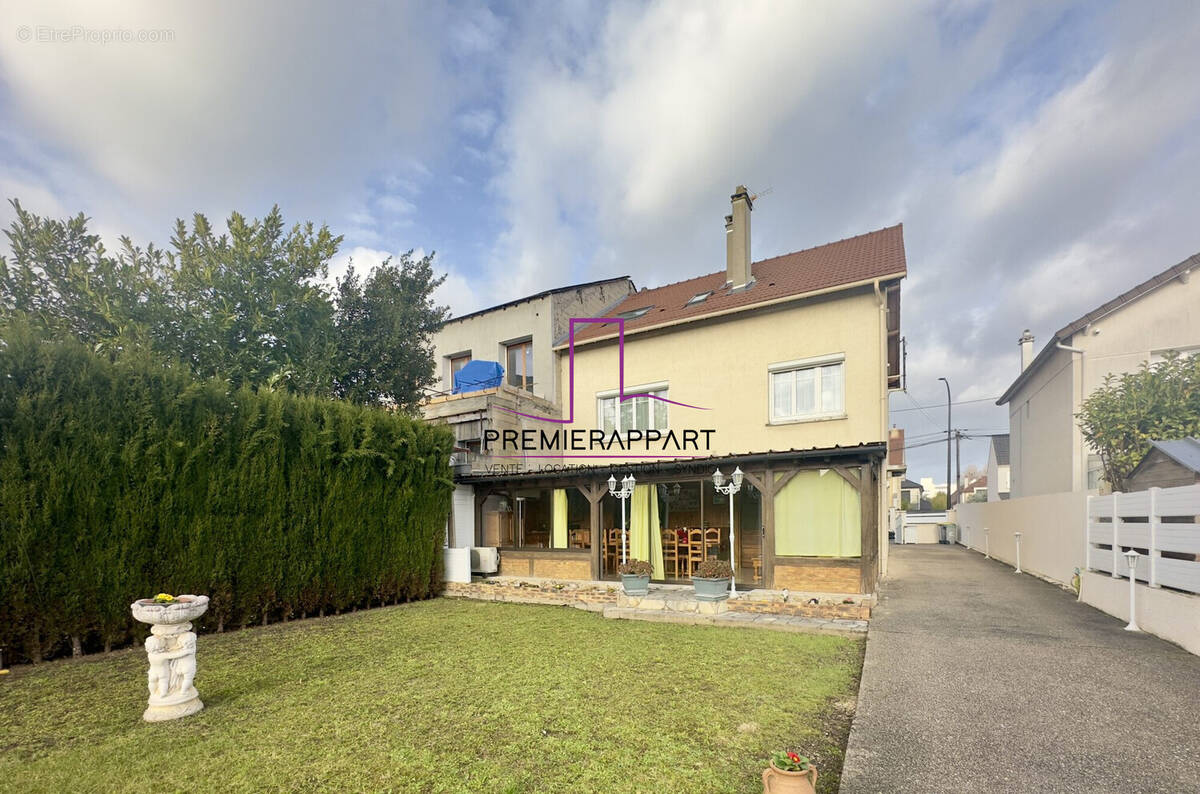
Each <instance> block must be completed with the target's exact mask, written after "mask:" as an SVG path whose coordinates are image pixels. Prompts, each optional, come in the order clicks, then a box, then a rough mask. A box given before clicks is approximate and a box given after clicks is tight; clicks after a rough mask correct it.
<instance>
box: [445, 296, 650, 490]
mask: <svg viewBox="0 0 1200 794" xmlns="http://www.w3.org/2000/svg"><path fill="white" fill-rule="evenodd" d="M633 291H634V285H633V282H632V281H631V280H630V279H629V278H628V277H627V276H621V277H619V278H611V279H604V280H602V281H592V282H588V283H586V284H575V285H572V286H569V287H560V288H558V289H552V290H545V291H544V292H539V293H538V294H536V295H530V296H528V297H525V298H519V299H517V300H513V301H509V302H508V303H504V304H501V305H499V306H493V307H491V308H489V309H482V310H480V311H476V312H471V313H470V314H464V315H462V316H461V317H452V318H450V319H449V320H447V321H446V322H445V323H444V324H443V325H442V327H441V328H440V329H438V331H437V333H435V334H434V337H433V347H434V356H435V363H436V366H437V376H438V381H437V384H436V386H435V388H434V390H433V394H432V395H431V396H430V397H429V398H428V399H427V400H426V402H425V403H424V404H423V405H422V407H421V412H422V414H423V415H424V417H425V418H426V419H428V420H429V421H432V422H437V423H440V424H447V425H449V426H450V427H452V428H453V429H454V432H455V438H456V442H457V446H458V450H457V452H456V462H457V463H459V464H460V465H463V466H467V467H469V468H470V469H472V470H474V471H484V470H486V469H487V467H488V466H490V465H493V464H494V463H496V461H494V460H493V459H492V458H491V457H490V456H488V455H484V454H481V448H482V445H483V435H484V431H486V430H499V431H504V430H516V431H518V432H520V431H523V430H528V429H540V423H537V422H531V421H529V420H526V419H523V418H522V417H520V416H518V415H517V413H527V414H537V415H540V416H558V415H559V406H558V367H557V365H556V363H555V359H556V355H555V353H554V352H553V351H554V345H555V343H556V342H558V341H559V340H560V339H563V338H565V336H566V333H567V327H568V324H569V322H570V320H571V318H572V317H590V316H594V315H597V314H603V313H604V311H605V310H606V309H607V308H608V307H610V306H612V305H614V304H615V303H617V302H618V301H620V300H622V299H624V298H625V296H626V295H629V294H630V293H631V292H633ZM472 361H476V362H497V363H499V365H500V367H501V382H500V383H499V384H497V385H494V386H489V387H488V388H482V389H479V388H473V387H467V388H464V389H462V390H461V391H459V392H458V393H455V375H457V374H458V373H459V372H460V371H461V370H462V369H463V367H465V366H466V365H467V364H469V363H471V362H472ZM513 412H517V413H513ZM502 462H503V463H505V464H507V465H511V464H513V461H511V460H504V461H502Z"/></svg>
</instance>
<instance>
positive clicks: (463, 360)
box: [450, 353, 471, 386]
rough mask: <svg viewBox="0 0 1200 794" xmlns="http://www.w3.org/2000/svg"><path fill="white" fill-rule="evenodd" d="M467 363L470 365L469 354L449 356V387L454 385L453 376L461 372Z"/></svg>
mask: <svg viewBox="0 0 1200 794" xmlns="http://www.w3.org/2000/svg"><path fill="white" fill-rule="evenodd" d="M469 363H471V354H470V353H460V354H458V355H456V356H450V385H451V386H453V385H454V376H455V375H457V374H458V371H459V370H461V369H462V368H463V367H465V366H466V365H467V364H469Z"/></svg>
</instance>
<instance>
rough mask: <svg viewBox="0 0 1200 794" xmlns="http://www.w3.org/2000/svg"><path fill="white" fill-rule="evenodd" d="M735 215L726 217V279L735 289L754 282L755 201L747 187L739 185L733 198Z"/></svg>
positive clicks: (731, 197) (731, 198)
mask: <svg viewBox="0 0 1200 794" xmlns="http://www.w3.org/2000/svg"><path fill="white" fill-rule="evenodd" d="M729 198H730V200H731V201H732V202H733V214H732V215H726V216H725V278H726V280H727V281H728V282H729V284H730V286H731V287H733V289H740V288H742V287H745V286H746V285H747V284H749V283H750V282H751V281H753V280H754V274H753V273H751V272H750V213H751V212H752V211H753V210H754V203H753V200H752V199H751V198H750V193H749V192H748V191H747V190H746V186H745V185H738V186H737V188H736V189H735V190H734V193H733V195H732V196H730V197H729Z"/></svg>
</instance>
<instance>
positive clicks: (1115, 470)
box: [1076, 351, 1200, 490]
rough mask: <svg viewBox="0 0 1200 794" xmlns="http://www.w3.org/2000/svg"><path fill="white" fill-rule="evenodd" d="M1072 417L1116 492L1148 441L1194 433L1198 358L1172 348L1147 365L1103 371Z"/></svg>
mask: <svg viewBox="0 0 1200 794" xmlns="http://www.w3.org/2000/svg"><path fill="white" fill-rule="evenodd" d="M1076 418H1077V419H1078V420H1079V429H1080V430H1081V431H1082V433H1083V438H1084V440H1085V441H1087V442H1088V444H1090V445H1091V447H1092V449H1094V450H1096V452H1097V453H1098V454H1099V455H1100V460H1101V463H1102V465H1103V468H1104V479H1105V480H1107V481H1108V483H1109V485H1111V486H1112V487H1113V489H1114V490H1121V489H1123V488H1124V487H1125V480H1126V478H1127V477H1128V476H1129V474H1130V472H1132V471H1133V469H1134V467H1135V466H1137V464H1138V463H1139V462H1140V461H1141V459H1142V458H1143V457H1144V456H1145V454H1146V452H1147V451H1148V450H1149V449H1150V442H1151V441H1152V440H1158V439H1176V438H1185V437H1188V436H1195V435H1200V356H1190V357H1181V356H1179V355H1178V354H1177V353H1175V352H1173V351H1172V352H1169V353H1167V355H1166V357H1165V358H1164V359H1163V360H1162V361H1161V362H1159V363H1157V364H1155V365H1153V366H1151V365H1149V364H1142V366H1141V367H1139V368H1138V369H1137V370H1136V371H1134V372H1127V373H1124V374H1122V375H1120V376H1114V375H1108V376H1107V377H1105V379H1104V384H1103V385H1102V386H1101V387H1100V388H1098V389H1096V390H1095V391H1094V392H1092V394H1091V395H1090V396H1089V397H1088V398H1087V399H1086V400H1084V401H1083V407H1082V410H1081V411H1080V412H1079V413H1078V414H1076Z"/></svg>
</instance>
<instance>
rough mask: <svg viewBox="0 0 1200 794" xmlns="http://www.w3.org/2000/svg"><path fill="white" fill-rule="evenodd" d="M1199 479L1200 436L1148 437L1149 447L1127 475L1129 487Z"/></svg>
mask: <svg viewBox="0 0 1200 794" xmlns="http://www.w3.org/2000/svg"><path fill="white" fill-rule="evenodd" d="M1196 483H1200V438H1181V439H1177V440H1175V441H1151V442H1150V451H1149V452H1147V453H1146V456H1145V457H1144V458H1142V460H1141V462H1139V463H1138V465H1137V466H1136V467H1134V469H1133V471H1132V472H1130V474H1129V477H1128V478H1127V479H1126V483H1125V487H1126V488H1127V489H1128V490H1130V491H1145V490H1146V489H1148V488H1154V487H1158V488H1173V487H1175V486H1177V485H1195V484H1196Z"/></svg>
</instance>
